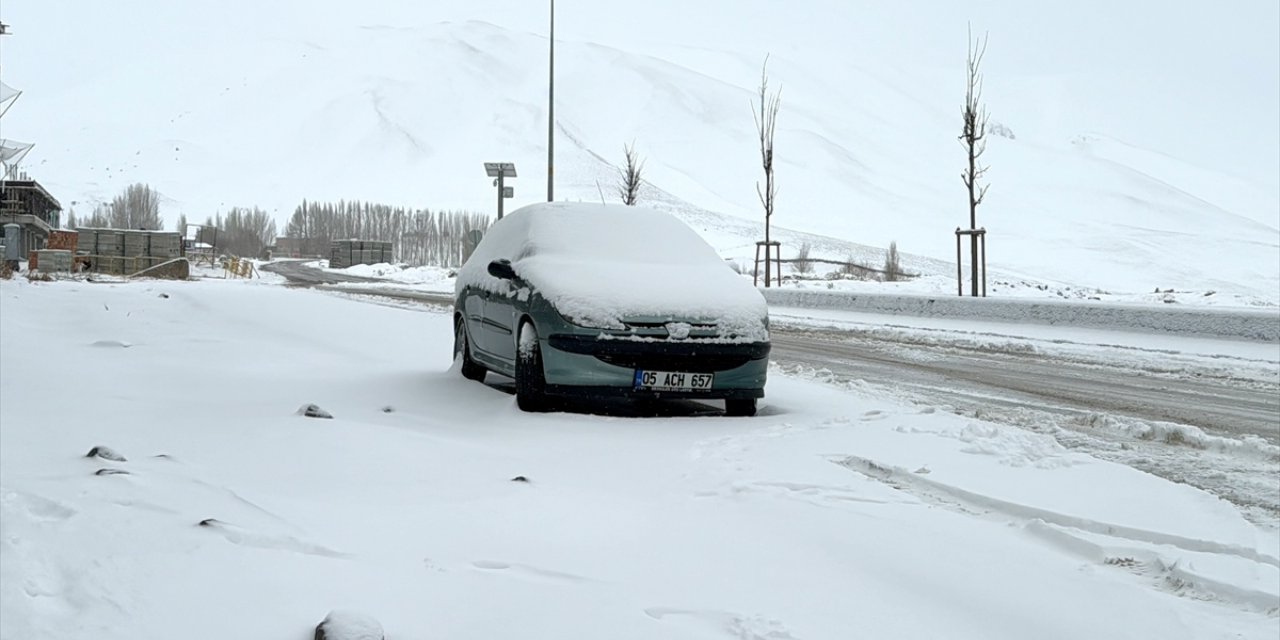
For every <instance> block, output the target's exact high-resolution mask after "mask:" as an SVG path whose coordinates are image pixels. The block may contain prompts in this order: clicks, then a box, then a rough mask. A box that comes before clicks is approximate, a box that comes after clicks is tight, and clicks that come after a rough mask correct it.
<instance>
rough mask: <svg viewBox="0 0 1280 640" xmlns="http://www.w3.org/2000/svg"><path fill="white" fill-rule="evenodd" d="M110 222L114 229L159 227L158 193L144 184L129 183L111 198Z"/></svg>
mask: <svg viewBox="0 0 1280 640" xmlns="http://www.w3.org/2000/svg"><path fill="white" fill-rule="evenodd" d="M110 222H111V226H112V227H113V228H116V229H160V228H161V227H163V226H164V225H163V224H162V223H161V221H160V195H159V194H157V193H156V192H155V191H153V190H152V189H151V187H148V186H147V185H145V184H141V183H138V184H133V185H129V187H128V188H126V189H125V190H124V193H121V194H120V195H118V196H116V197H115V198H114V199H112V200H111V220H110Z"/></svg>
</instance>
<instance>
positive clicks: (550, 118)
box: [547, 0, 556, 202]
mask: <svg viewBox="0 0 1280 640" xmlns="http://www.w3.org/2000/svg"><path fill="white" fill-rule="evenodd" d="M550 62H551V64H550V67H551V75H550V77H549V79H548V80H547V202H552V201H554V200H555V199H556V198H555V160H556V0H551V60H550Z"/></svg>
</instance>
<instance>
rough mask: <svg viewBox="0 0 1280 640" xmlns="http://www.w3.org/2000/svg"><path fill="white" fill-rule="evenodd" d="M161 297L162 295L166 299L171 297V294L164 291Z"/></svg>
mask: <svg viewBox="0 0 1280 640" xmlns="http://www.w3.org/2000/svg"><path fill="white" fill-rule="evenodd" d="M160 297H161V298H164V299H166V300H168V299H169V294H167V293H162V294H160Z"/></svg>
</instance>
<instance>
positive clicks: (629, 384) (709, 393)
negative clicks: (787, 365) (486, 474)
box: [541, 334, 770, 399]
mask: <svg viewBox="0 0 1280 640" xmlns="http://www.w3.org/2000/svg"><path fill="white" fill-rule="evenodd" d="M541 346H542V359H543V370H544V372H545V375H546V381H547V392H548V393H551V394H555V395H586V396H627V397H637V398H707V399H724V398H734V399H746V398H760V397H763V396H764V385H765V380H766V377H767V375H768V371H769V351H770V344H769V343H768V342H753V343H724V342H717V341H709V340H698V339H689V340H632V339H626V338H621V339H609V338H601V337H599V336H584V335H573V334H560V335H552V336H550V337H548V338H547V339H545V340H544V341H543V344H542V345H541ZM637 369H643V370H646V371H677V372H688V373H712V374H715V378H714V380H713V381H712V386H711V388H710V389H705V390H698V391H653V390H641V389H636V388H635V386H634V384H635V374H636V370H637Z"/></svg>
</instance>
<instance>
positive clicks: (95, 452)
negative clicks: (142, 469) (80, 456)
mask: <svg viewBox="0 0 1280 640" xmlns="http://www.w3.org/2000/svg"><path fill="white" fill-rule="evenodd" d="M84 457H86V458H102V459H103V460H110V461H112V462H128V460H126V459H125V457H124V456H122V455H120V454H119V453H116V451H115V450H114V449H112V448H111V447H104V446H102V445H98V446H96V447H94V448H92V449H90V450H89V453H86V454H84Z"/></svg>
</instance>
